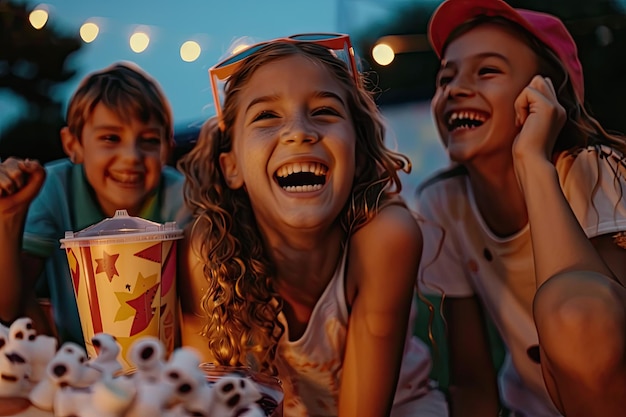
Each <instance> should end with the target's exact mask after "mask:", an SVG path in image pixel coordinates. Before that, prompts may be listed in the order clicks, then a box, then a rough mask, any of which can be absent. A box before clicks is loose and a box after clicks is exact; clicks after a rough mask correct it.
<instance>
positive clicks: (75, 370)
mask: <svg viewBox="0 0 626 417" xmlns="http://www.w3.org/2000/svg"><path fill="white" fill-rule="evenodd" d="M86 361H87V354H86V353H85V350H84V349H83V348H82V347H81V346H79V345H77V344H76V343H72V342H65V343H64V344H63V346H61V348H60V349H59V350H58V351H57V352H56V354H55V355H54V358H52V360H51V361H50V362H49V363H48V365H47V367H46V376H45V377H44V378H43V379H42V380H41V381H39V382H38V383H37V384H36V385H35V387H34V388H33V389H32V391H31V392H30V395H29V399H30V401H31V403H33V405H35V406H36V407H38V408H41V409H43V410H49V411H51V410H52V408H53V405H54V397H55V395H56V393H57V391H58V390H59V388H60V387H66V386H71V387H75V388H87V387H89V386H90V385H91V384H93V383H94V382H95V381H97V380H99V379H100V377H101V372H100V371H98V370H97V369H95V368H91V367H88V366H87V365H86Z"/></svg>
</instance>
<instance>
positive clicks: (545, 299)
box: [417, 0, 626, 417]
mask: <svg viewBox="0 0 626 417" xmlns="http://www.w3.org/2000/svg"><path fill="white" fill-rule="evenodd" d="M428 32H429V33H428V34H429V39H430V41H431V45H432V46H433V49H434V50H435V52H436V53H437V55H438V56H439V57H440V58H441V68H440V71H439V73H438V75H437V89H436V93H435V96H434V97H433V100H432V111H433V115H434V119H435V121H436V126H437V129H438V131H439V134H440V136H441V139H442V142H443V144H444V146H445V147H446V149H447V152H448V155H449V157H450V160H451V162H452V164H451V166H450V167H449V168H448V169H446V170H445V171H443V172H440V173H437V174H436V175H435V176H434V177H432V178H431V179H429V180H427V181H426V182H425V183H424V184H423V185H422V186H421V187H420V189H419V191H418V199H417V206H418V207H417V208H418V211H419V215H420V217H421V219H422V220H423V223H422V230H423V234H424V241H425V245H424V254H423V258H422V263H421V265H420V272H419V276H418V280H419V283H420V285H421V288H422V291H424V292H426V291H429V290H432V291H434V292H436V293H439V294H442V295H444V296H445V299H444V301H443V306H444V310H445V313H444V314H445V318H446V321H447V324H448V334H449V339H448V342H449V347H450V370H451V371H450V381H451V389H450V404H451V413H452V414H451V415H453V416H458V415H463V416H480V417H484V416H495V415H497V414H498V407H499V403H500V404H503V405H504V406H505V407H506V408H507V409H508V410H511V415H512V416H534V417H544V416H545V417H552V416H559V415H567V416H568V417H570V416H585V417H590V416H616V415H622V414H623V409H624V400H623V398H624V394H626V368H625V362H624V357H625V356H624V346H625V342H626V340H625V329H626V319H625V318H626V309H625V306H626V290H625V289H624V283H626V256H625V255H626V253H625V252H624V248H626V245H625V241H626V232H625V230H626V200H625V199H624V196H625V195H626V181H625V180H624V175H626V159H625V157H624V155H626V141H625V139H624V137H623V136H620V135H615V134H609V133H607V132H606V131H605V130H604V129H603V128H602V126H600V124H599V123H598V122H597V121H596V120H595V119H594V118H593V117H591V116H590V115H589V113H588V112H587V110H586V109H585V104H584V80H583V75H582V68H581V64H580V62H579V60H578V57H577V49H576V44H575V43H574V41H573V39H572V37H571V35H570V34H569V32H568V31H567V29H566V28H565V26H564V25H563V23H562V22H561V21H560V20H559V19H557V18H556V17H554V16H551V15H548V14H544V13H538V12H534V11H529V10H521V9H514V8H512V7H510V6H509V5H507V4H506V3H505V2H503V1H500V0H447V1H445V2H443V3H442V4H441V5H440V6H439V8H438V9H437V10H436V11H435V13H434V14H433V16H432V17H431V20H430V23H429V30H428ZM483 314H484V315H487V316H488V317H489V318H490V319H491V320H492V321H493V323H494V324H495V327H496V328H497V330H498V331H499V333H500V335H501V337H502V339H503V341H504V343H505V345H506V347H507V354H506V357H505V360H504V363H503V365H502V367H501V369H500V373H499V375H497V376H496V372H495V369H494V367H493V365H492V361H491V358H490V351H489V345H488V342H487V340H488V338H487V336H486V330H485V324H484V323H485V322H484V320H483Z"/></svg>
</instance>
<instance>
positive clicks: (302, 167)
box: [276, 162, 326, 178]
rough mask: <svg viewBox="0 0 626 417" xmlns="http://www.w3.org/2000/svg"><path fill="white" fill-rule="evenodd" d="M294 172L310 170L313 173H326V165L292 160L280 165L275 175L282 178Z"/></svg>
mask: <svg viewBox="0 0 626 417" xmlns="http://www.w3.org/2000/svg"><path fill="white" fill-rule="evenodd" d="M294 172H295V173H298V172H310V173H312V174H315V175H326V167H325V166H324V165H322V164H320V163H319V162H294V163H292V164H287V165H283V166H282V167H280V168H279V169H278V171H276V175H277V176H278V177H281V178H284V177H287V176H289V175H291V174H293V173H294Z"/></svg>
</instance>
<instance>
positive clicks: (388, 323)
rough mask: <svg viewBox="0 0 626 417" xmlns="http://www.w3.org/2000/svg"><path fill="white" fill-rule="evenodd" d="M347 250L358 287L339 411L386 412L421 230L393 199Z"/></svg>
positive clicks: (362, 414)
mask: <svg viewBox="0 0 626 417" xmlns="http://www.w3.org/2000/svg"><path fill="white" fill-rule="evenodd" d="M349 250H350V253H349V259H348V274H349V275H348V287H349V286H350V283H356V288H355V292H354V294H355V296H354V301H353V303H352V308H351V314H350V320H349V325H348V335H347V346H346V352H345V357H344V364H343V371H342V380H341V390H340V395H339V416H340V417H346V416H358V417H367V416H372V417H374V416H376V417H383V416H388V415H389V412H390V410H391V405H392V402H393V398H394V395H395V391H396V386H397V383H398V376H399V372H400V363H401V360H402V354H403V349H404V343H405V339H406V337H407V331H408V318H409V312H410V308H411V303H412V300H413V296H414V291H413V289H414V287H415V280H416V277H417V269H418V264H419V259H420V256H421V251H422V235H421V232H420V230H419V227H418V225H417V223H416V221H415V219H414V218H413V217H412V215H411V214H410V213H409V211H408V210H407V209H406V208H404V207H402V206H397V205H392V206H388V207H386V208H384V209H383V210H381V212H380V213H379V214H378V215H377V216H376V217H375V218H374V219H373V220H372V221H371V222H370V223H368V224H367V225H366V226H364V227H363V228H361V229H360V230H359V231H357V232H356V233H355V234H354V236H353V237H352V239H351V240H350V246H349ZM348 294H350V290H348ZM416 383H417V381H416Z"/></svg>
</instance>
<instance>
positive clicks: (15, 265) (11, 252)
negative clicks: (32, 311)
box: [0, 213, 25, 322]
mask: <svg viewBox="0 0 626 417" xmlns="http://www.w3.org/2000/svg"><path fill="white" fill-rule="evenodd" d="M23 224H24V216H23V215H9V214H6V213H5V214H4V215H3V218H2V219H1V220H0V247H1V248H2V250H0V269H1V275H0V277H1V278H0V280H1V281H2V291H0V319H1V320H2V321H4V322H10V321H13V320H14V319H15V318H17V316H18V315H20V314H22V307H23V304H22V302H21V300H22V299H23V291H24V287H25V285H24V282H23V280H22V278H23V271H22V265H21V251H22V232H23Z"/></svg>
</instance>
